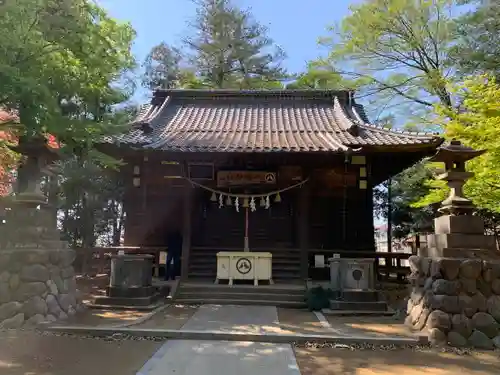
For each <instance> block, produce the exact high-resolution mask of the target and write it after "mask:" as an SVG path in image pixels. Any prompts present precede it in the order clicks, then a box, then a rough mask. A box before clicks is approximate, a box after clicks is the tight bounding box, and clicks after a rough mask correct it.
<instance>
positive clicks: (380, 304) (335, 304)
mask: <svg viewBox="0 0 500 375" xmlns="http://www.w3.org/2000/svg"><path fill="white" fill-rule="evenodd" d="M330 309H331V310H350V311H387V310H388V306H387V303H386V302H384V301H377V302H347V301H335V300H330Z"/></svg>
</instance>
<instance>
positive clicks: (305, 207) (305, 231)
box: [297, 183, 311, 280]
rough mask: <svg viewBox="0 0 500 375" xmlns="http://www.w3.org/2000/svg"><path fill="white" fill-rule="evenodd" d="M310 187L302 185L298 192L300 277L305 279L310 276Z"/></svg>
mask: <svg viewBox="0 0 500 375" xmlns="http://www.w3.org/2000/svg"><path fill="white" fill-rule="evenodd" d="M310 198H311V197H310V189H309V185H308V184H307V183H306V184H304V185H302V187H301V188H300V189H299V193H298V194H297V199H298V202H297V207H298V212H297V224H298V228H297V229H298V240H299V241H298V242H299V249H300V278H301V279H303V280H305V279H307V278H308V277H309V264H308V259H309V253H308V250H309V225H308V223H309V205H310Z"/></svg>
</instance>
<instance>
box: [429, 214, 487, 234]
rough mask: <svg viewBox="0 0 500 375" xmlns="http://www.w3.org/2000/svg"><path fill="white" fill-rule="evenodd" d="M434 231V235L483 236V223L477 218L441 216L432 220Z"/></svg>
mask: <svg viewBox="0 0 500 375" xmlns="http://www.w3.org/2000/svg"><path fill="white" fill-rule="evenodd" d="M434 230H435V233H436V234H451V233H463V234H480V235H483V234H484V222H483V220H482V219H481V218H480V217H478V216H472V215H462V216H451V215H443V216H440V217H437V218H435V219H434Z"/></svg>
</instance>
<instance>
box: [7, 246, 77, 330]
mask: <svg viewBox="0 0 500 375" xmlns="http://www.w3.org/2000/svg"><path fill="white" fill-rule="evenodd" d="M75 255H76V254H75V252H74V251H73V250H69V249H61V248H56V249H38V248H31V249H30V248H16V249H2V250H0V329H2V328H20V327H22V326H34V325H37V324H40V323H43V322H54V321H56V320H59V319H66V318H68V316H70V315H73V314H76V312H77V311H78V310H80V307H81V306H82V305H81V301H80V300H79V296H78V291H77V289H76V281H75V271H74V269H73V266H72V263H73V261H74V259H75Z"/></svg>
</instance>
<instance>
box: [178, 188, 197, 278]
mask: <svg viewBox="0 0 500 375" xmlns="http://www.w3.org/2000/svg"><path fill="white" fill-rule="evenodd" d="M193 199H194V189H193V187H192V186H191V184H189V183H186V187H185V188H184V199H183V200H184V201H183V214H182V217H183V222H182V255H181V279H182V280H186V279H187V278H188V273H189V255H190V252H191V226H192V225H191V215H192V212H193Z"/></svg>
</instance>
